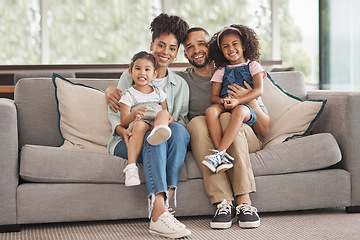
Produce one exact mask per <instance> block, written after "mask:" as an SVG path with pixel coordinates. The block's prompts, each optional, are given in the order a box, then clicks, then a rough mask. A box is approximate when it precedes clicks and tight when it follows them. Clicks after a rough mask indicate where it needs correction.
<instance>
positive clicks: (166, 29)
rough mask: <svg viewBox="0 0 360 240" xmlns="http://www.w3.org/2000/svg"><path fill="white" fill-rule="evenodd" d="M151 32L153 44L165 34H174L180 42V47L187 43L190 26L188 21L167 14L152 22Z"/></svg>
mask: <svg viewBox="0 0 360 240" xmlns="http://www.w3.org/2000/svg"><path fill="white" fill-rule="evenodd" d="M150 30H151V34H152V41H153V42H154V41H155V39H156V38H158V37H160V35H161V34H163V33H167V34H169V33H172V34H174V35H175V37H176V39H177V41H178V45H180V43H183V42H184V41H185V37H186V33H187V31H188V30H189V25H188V24H187V22H186V21H184V20H183V19H181V18H180V17H178V16H175V15H170V16H169V15H167V14H166V13H161V14H160V15H159V16H157V17H156V18H154V20H153V21H152V22H151V24H150Z"/></svg>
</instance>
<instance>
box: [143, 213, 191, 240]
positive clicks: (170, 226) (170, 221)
mask: <svg viewBox="0 0 360 240" xmlns="http://www.w3.org/2000/svg"><path fill="white" fill-rule="evenodd" d="M150 233H151V234H157V235H160V236H163V237H168V238H182V237H186V236H189V235H190V234H191V231H190V230H189V229H187V228H186V227H185V225H184V224H182V223H181V222H179V221H178V220H177V219H176V218H175V217H174V216H173V215H172V214H171V213H169V212H164V213H163V214H161V215H160V217H159V219H158V220H157V221H156V222H154V221H153V220H152V219H151V221H150Z"/></svg>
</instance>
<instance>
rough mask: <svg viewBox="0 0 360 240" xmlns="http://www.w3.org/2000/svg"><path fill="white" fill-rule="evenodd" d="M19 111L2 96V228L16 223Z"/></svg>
mask: <svg viewBox="0 0 360 240" xmlns="http://www.w3.org/2000/svg"><path fill="white" fill-rule="evenodd" d="M18 152H19V150H18V130H17V111H16V107H15V104H14V101H13V100H10V99H6V98H0V206H1V207H0V230H1V231H2V230H3V229H4V226H12V225H15V224H17V223H16V188H17V186H18V183H19V170H18Z"/></svg>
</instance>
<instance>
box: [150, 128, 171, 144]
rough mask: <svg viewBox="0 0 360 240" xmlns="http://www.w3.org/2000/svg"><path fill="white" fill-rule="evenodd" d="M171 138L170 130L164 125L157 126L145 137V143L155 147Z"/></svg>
mask: <svg viewBox="0 0 360 240" xmlns="http://www.w3.org/2000/svg"><path fill="white" fill-rule="evenodd" d="M170 137H171V129H170V128H169V127H168V126H165V125H159V126H156V127H154V129H153V130H152V131H151V133H150V135H149V136H148V137H147V139H146V140H147V141H148V143H149V144H150V145H153V146H157V145H159V144H160V143H162V142H165V141H166V140H168V139H169V138H170Z"/></svg>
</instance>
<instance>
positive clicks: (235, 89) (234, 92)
mask: <svg viewBox="0 0 360 240" xmlns="http://www.w3.org/2000/svg"><path fill="white" fill-rule="evenodd" d="M244 85H245V87H246V88H243V87H241V86H240V85H238V84H236V83H233V84H232V85H229V88H230V89H231V90H228V94H229V97H230V98H237V99H238V98H241V97H243V96H245V95H246V94H247V93H248V92H249V91H251V89H252V88H251V86H250V85H249V84H248V83H247V82H244ZM246 104H247V105H249V106H250V107H251V108H253V109H254V108H256V107H259V104H258V102H257V101H256V99H253V100H251V101H250V102H247V103H246Z"/></svg>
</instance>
